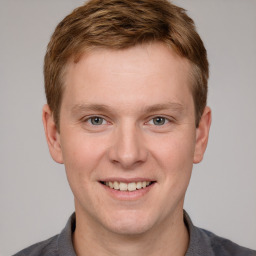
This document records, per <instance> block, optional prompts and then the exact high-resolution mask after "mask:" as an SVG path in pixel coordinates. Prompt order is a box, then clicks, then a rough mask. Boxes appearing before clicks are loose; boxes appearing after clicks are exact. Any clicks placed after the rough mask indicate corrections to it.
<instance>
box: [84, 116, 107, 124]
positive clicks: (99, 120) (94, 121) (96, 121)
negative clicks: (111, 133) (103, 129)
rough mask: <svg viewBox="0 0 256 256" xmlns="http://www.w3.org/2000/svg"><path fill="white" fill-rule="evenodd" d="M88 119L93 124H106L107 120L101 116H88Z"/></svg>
mask: <svg viewBox="0 0 256 256" xmlns="http://www.w3.org/2000/svg"><path fill="white" fill-rule="evenodd" d="M88 121H89V122H90V123H91V124H92V125H102V124H106V121H105V120H104V119H103V118H102V117H99V116H93V117H90V118H88Z"/></svg>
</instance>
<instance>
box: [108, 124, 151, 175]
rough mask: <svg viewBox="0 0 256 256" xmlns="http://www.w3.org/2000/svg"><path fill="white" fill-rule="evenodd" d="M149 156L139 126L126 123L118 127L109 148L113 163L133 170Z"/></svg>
mask: <svg viewBox="0 0 256 256" xmlns="http://www.w3.org/2000/svg"><path fill="white" fill-rule="evenodd" d="M147 157H148V152H147V149H146V145H145V143H144V139H143V136H142V133H141V131H140V129H139V128H138V127H136V126H135V125H132V124H127V123H126V124H123V125H120V126H119V127H117V128H116V130H115V133H114V139H113V141H112V144H111V147H110V148H109V159H110V161H111V162H112V163H114V164H116V165H120V167H122V168H123V169H126V170H132V169H134V168H136V167H138V166H139V165H141V164H143V163H144V162H145V161H146V160H147Z"/></svg>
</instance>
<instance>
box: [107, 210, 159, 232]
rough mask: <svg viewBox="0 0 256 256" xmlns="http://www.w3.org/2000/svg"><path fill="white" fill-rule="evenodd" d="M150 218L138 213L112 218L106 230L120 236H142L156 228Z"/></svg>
mask: <svg viewBox="0 0 256 256" xmlns="http://www.w3.org/2000/svg"><path fill="white" fill-rule="evenodd" d="M149 217H150V216H143V215H140V214H138V213H137V214H136V213H129V214H127V213H126V214H124V215H121V216H120V215H119V216H112V218H111V220H110V222H108V223H107V224H106V228H107V229H108V230H109V231H112V232H113V233H116V234H119V235H140V234H143V233H146V232H147V231H149V230H150V229H151V228H152V227H153V226H154V221H153V219H152V217H151V218H149Z"/></svg>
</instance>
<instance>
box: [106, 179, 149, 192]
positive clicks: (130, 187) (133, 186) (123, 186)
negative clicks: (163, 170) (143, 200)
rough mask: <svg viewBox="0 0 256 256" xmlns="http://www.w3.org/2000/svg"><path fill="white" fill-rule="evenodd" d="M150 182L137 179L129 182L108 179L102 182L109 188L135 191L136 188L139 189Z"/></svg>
mask: <svg viewBox="0 0 256 256" xmlns="http://www.w3.org/2000/svg"><path fill="white" fill-rule="evenodd" d="M150 183H151V182H149V181H139V182H131V183H124V182H118V181H108V182H104V184H105V185H106V186H108V187H110V188H113V189H116V190H121V191H135V190H136V189H141V188H145V187H147V186H148V185H149V184H150Z"/></svg>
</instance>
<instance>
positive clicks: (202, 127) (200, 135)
mask: <svg viewBox="0 0 256 256" xmlns="http://www.w3.org/2000/svg"><path fill="white" fill-rule="evenodd" d="M211 122H212V114H211V109H210V108H209V107H205V109H204V112H203V115H202V117H201V120H200V123H199V126H198V128H197V129H196V146H195V152H194V164H197V163H200V162H201V161H202V159H203V156H204V152H205V150H206V147H207V143H208V138H209V131H210V126H211Z"/></svg>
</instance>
